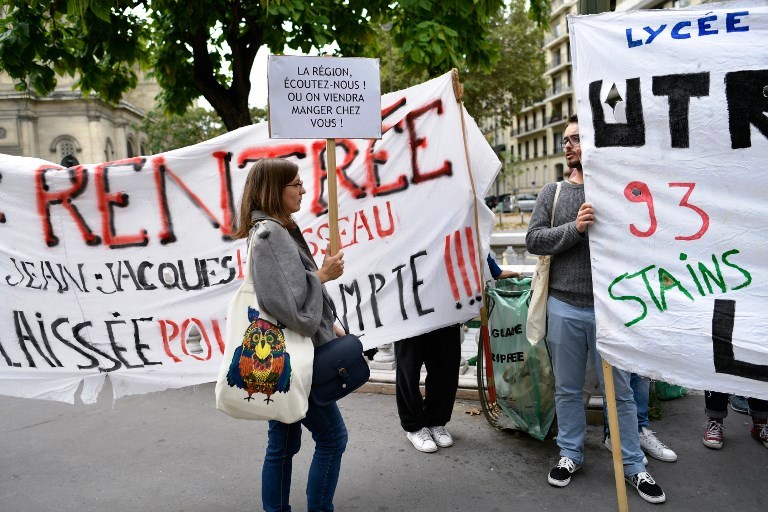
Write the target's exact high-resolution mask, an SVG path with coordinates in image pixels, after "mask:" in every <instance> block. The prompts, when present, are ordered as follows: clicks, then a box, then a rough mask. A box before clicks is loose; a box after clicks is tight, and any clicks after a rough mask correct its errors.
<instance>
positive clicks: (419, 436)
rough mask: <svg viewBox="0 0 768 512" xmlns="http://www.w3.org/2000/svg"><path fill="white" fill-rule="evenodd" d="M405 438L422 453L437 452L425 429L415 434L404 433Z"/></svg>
mask: <svg viewBox="0 0 768 512" xmlns="http://www.w3.org/2000/svg"><path fill="white" fill-rule="evenodd" d="M405 436H406V437H407V438H408V440H409V441H410V442H411V444H413V447H414V448H416V449H417V450H419V451H420V452H424V453H432V452H436V451H437V445H436V444H435V442H434V441H433V440H432V436H431V435H430V434H429V430H427V427H424V428H422V429H421V430H417V431H416V432H406V433H405Z"/></svg>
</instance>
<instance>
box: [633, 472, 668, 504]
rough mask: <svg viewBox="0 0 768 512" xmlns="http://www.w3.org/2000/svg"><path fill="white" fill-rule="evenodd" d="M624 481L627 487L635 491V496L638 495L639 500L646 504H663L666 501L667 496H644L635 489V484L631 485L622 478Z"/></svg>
mask: <svg viewBox="0 0 768 512" xmlns="http://www.w3.org/2000/svg"><path fill="white" fill-rule="evenodd" d="M624 481H625V482H627V483H628V484H629V485H631V486H632V488H633V489H634V490H636V491H637V494H639V495H640V497H641V498H643V499H644V500H645V501H647V502H648V503H664V502H665V501H667V495H666V494H662V495H661V496H650V495H648V494H645V493H644V492H643V491H641V490H640V489H638V488H637V487H635V484H633V483H632V482H631V481H630V480H629V479H628V478H626V477H624Z"/></svg>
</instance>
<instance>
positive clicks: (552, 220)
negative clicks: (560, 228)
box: [549, 181, 563, 228]
mask: <svg viewBox="0 0 768 512" xmlns="http://www.w3.org/2000/svg"><path fill="white" fill-rule="evenodd" d="M562 184H563V182H562V181H558V182H557V189H556V190H555V199H554V200H552V218H550V219H549V227H550V228H553V227H555V210H556V209H557V198H558V197H560V186H561V185H562Z"/></svg>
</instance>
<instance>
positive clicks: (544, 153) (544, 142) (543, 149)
mask: <svg viewBox="0 0 768 512" xmlns="http://www.w3.org/2000/svg"><path fill="white" fill-rule="evenodd" d="M541 155H542V156H547V136H546V135H545V136H543V137H542V138H541Z"/></svg>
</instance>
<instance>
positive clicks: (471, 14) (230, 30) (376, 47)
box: [0, 0, 538, 130]
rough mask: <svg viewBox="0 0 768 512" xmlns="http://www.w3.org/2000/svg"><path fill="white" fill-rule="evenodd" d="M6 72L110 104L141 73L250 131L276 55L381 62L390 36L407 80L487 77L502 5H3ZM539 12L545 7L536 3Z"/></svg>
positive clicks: (94, 1) (120, 0) (357, 1)
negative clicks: (59, 81)
mask: <svg viewBox="0 0 768 512" xmlns="http://www.w3.org/2000/svg"><path fill="white" fill-rule="evenodd" d="M2 2H3V3H2V9H4V10H5V20H4V21H5V26H4V27H3V29H4V32H3V34H2V35H0V68H2V69H4V70H5V71H7V72H8V73H9V74H10V75H11V76H12V77H13V78H15V79H16V80H18V84H19V85H18V87H19V88H22V89H24V88H27V89H31V90H33V91H35V92H36V93H38V94H42V95H44V94H48V93H50V92H51V91H52V90H53V88H54V87H55V84H56V78H55V73H58V74H61V75H70V76H75V77H77V79H78V81H77V84H76V86H77V87H79V88H80V89H81V90H82V91H83V92H84V93H86V94H87V93H89V92H93V93H95V94H97V95H99V96H100V97H102V98H104V99H105V100H107V101H110V102H115V101H117V100H119V98H120V97H121V94H122V93H123V92H125V91H126V90H129V89H130V88H131V87H133V86H134V85H135V84H136V81H137V71H138V69H139V67H140V66H143V67H145V68H146V69H148V70H150V71H151V73H152V76H154V78H155V79H156V80H157V82H158V83H159V85H160V86H161V88H162V93H161V96H160V98H159V99H160V104H161V107H162V108H163V109H165V110H166V111H168V112H170V113H175V114H181V113H183V112H184V111H185V110H186V109H187V108H188V107H190V106H191V105H192V102H193V101H194V100H195V99H196V98H198V97H200V96H203V97H205V99H206V100H208V102H209V103H210V104H211V105H212V106H213V108H214V109H215V111H216V112H217V113H218V114H219V116H220V117H221V119H222V120H223V122H224V125H225V126H226V128H227V129H229V130H231V129H234V128H238V127H240V126H244V125H246V124H250V123H251V122H252V119H251V118H250V116H249V111H248V95H249V92H250V88H251V84H250V74H251V68H252V66H253V62H254V59H255V57H256V53H257V52H258V50H259V49H260V48H262V47H268V48H269V50H270V51H271V52H273V53H282V52H283V51H284V50H285V48H291V49H295V50H301V51H302V52H304V53H309V52H310V51H311V50H315V51H319V50H320V49H324V48H327V47H328V45H334V46H333V47H335V48H337V50H336V54H338V55H342V56H356V55H369V56H370V55H380V54H381V52H382V49H383V48H385V46H383V44H384V45H385V44H386V42H385V41H382V38H381V31H380V27H381V26H382V25H383V24H390V23H391V27H392V28H391V30H390V31H389V34H388V36H391V37H392V41H393V43H394V47H395V48H396V49H397V53H398V60H399V61H400V63H401V65H402V67H403V69H404V70H405V71H407V72H409V73H417V74H420V73H423V74H426V75H427V76H435V75H437V74H441V73H444V72H446V71H448V70H449V69H451V68H453V67H469V68H471V69H484V70H487V69H490V67H491V66H492V65H493V64H494V63H495V61H496V60H497V59H498V52H497V49H496V42H495V41H494V40H490V39H488V38H487V37H486V36H487V33H488V30H489V29H490V28H491V25H490V21H491V19H492V18H493V17H494V16H495V15H496V14H497V13H498V12H499V10H500V9H502V8H503V6H504V3H505V2H504V0H453V1H451V2H444V1H442V0H394V1H393V0H343V1H342V0H311V1H310V0H261V1H253V0H195V1H194V2H186V1H179V0H54V1H51V2H40V1H36V0H2ZM537 5H538V3H537Z"/></svg>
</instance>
